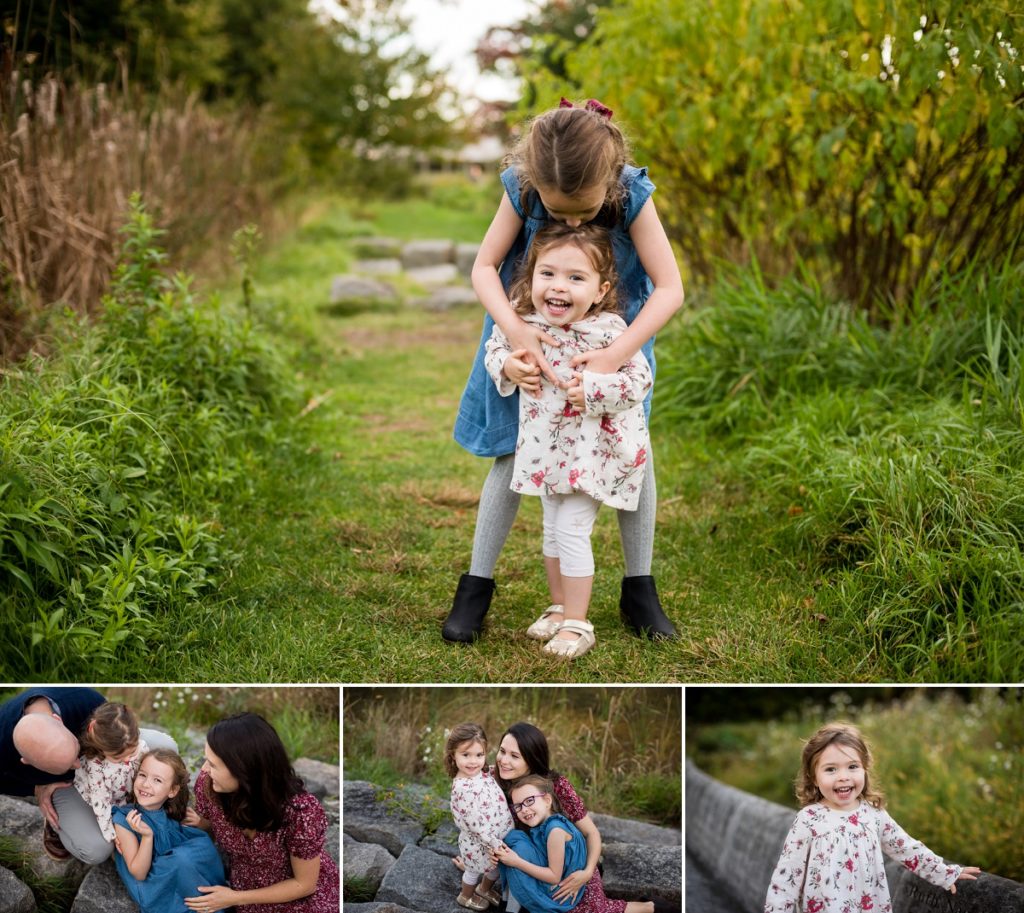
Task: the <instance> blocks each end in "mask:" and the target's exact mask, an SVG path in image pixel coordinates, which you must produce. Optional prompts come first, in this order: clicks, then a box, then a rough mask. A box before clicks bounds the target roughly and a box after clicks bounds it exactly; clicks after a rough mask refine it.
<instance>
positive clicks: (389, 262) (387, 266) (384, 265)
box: [352, 257, 402, 276]
mask: <svg viewBox="0 0 1024 913" xmlns="http://www.w3.org/2000/svg"><path fill="white" fill-rule="evenodd" d="M352 269H353V270H355V271H356V272H357V273H366V274H367V275H368V276H397V275H398V274H399V273H400V272H401V271H402V261H401V260H399V259H398V258H397V257H382V258H381V259H379V260H356V261H355V263H353V264H352Z"/></svg>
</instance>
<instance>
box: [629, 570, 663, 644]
mask: <svg viewBox="0 0 1024 913" xmlns="http://www.w3.org/2000/svg"><path fill="white" fill-rule="evenodd" d="M619 612H620V613H621V615H622V620H623V622H625V624H626V626H627V627H629V628H631V629H632V631H633V633H634V634H636V635H637V636H639V637H648V638H650V639H651V640H656V639H657V638H659V637H662V638H671V637H675V636H676V629H675V628H674V627H673V626H672V622H671V621H669V620H668V617H667V616H666V615H665V612H664V611H663V610H662V608H661V602H660V601H659V600H658V590H657V587H655V585H654V578H653V577H650V576H646V577H623V578H622V598H621V599H619Z"/></svg>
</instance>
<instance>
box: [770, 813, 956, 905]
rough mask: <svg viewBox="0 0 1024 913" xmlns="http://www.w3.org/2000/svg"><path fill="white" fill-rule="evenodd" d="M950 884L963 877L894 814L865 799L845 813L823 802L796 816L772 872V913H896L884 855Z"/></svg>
mask: <svg viewBox="0 0 1024 913" xmlns="http://www.w3.org/2000/svg"><path fill="white" fill-rule="evenodd" d="M883 853H884V854H885V855H886V856H889V857H890V858H892V859H897V860H899V861H900V862H902V863H903V865H904V866H906V868H908V869H909V870H910V871H911V872H913V873H914V874H915V875H919V876H920V877H921V878H923V879H925V881H929V882H931V883H932V884H934V885H936V886H937V887H940V888H946V889H948V888H949V887H950V886H951V885H952V884H953V883H954V882H955V881H956V880H957V878H959V877H960V872H961V870H962V867H961V866H958V865H947V864H946V863H945V862H943V860H942V858H941V857H940V856H936V855H935V854H934V853H933V852H932V851H931V850H929V849H928V847H926V846H925V845H924V844H923V843H921V841H920V840H915V839H914V838H913V837H911V836H910V835H909V834H908V833H907V832H906V831H904V830H903V828H901V827H900V826H899V825H898V824H897V823H896V822H895V821H893V820H892V818H891V817H890V816H889V813H888V812H886V811H884V810H882V809H877V808H874V807H873V806H871V805H869V804H868V803H867V802H861V803H860V805H859V806H858V807H857V808H856V809H855V810H854V811H852V812H839V811H836V810H835V809H831V808H829V807H828V806H826V805H824V804H822V803H820V802H817V803H815V804H813V805H808V806H805V807H804V808H802V809H801V810H800V812H799V813H798V814H797V816H796V821H794V822H793V827H792V828H790V831H789V834H788V835H787V837H786V842H785V843H784V844H783V847H782V856H781V857H779V863H778V865H777V866H776V867H775V872H774V874H773V875H772V881H771V887H769V889H768V897H767V899H766V900H765V905H764V911H765V913H797V911H799V913H858V911H862V910H863V911H870V913H891V911H892V902H891V900H890V898H889V883H888V882H887V881H886V878H885V865H884V860H883V858H882V854H883Z"/></svg>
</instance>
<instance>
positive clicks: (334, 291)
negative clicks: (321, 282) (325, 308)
mask: <svg viewBox="0 0 1024 913" xmlns="http://www.w3.org/2000/svg"><path fill="white" fill-rule="evenodd" d="M330 300H331V304H348V303H352V302H357V303H363V302H374V301H378V302H388V303H392V302H397V301H398V300H399V297H398V292H396V291H395V288H394V286H392V285H390V284H389V283H387V282H379V281H377V280H374V279H366V278H364V277H363V276H353V275H351V274H343V275H339V276H335V277H334V279H333V280H332V281H331V299H330Z"/></svg>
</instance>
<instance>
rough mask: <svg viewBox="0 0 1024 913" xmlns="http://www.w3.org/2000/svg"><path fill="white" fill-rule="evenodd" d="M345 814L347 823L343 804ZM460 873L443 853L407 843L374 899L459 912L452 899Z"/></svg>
mask: <svg viewBox="0 0 1024 913" xmlns="http://www.w3.org/2000/svg"><path fill="white" fill-rule="evenodd" d="M345 817H346V823H347V819H348V811H347V807H346V812H345ZM460 877H461V876H460V875H459V871H458V869H456V868H455V866H453V865H452V864H451V862H450V861H449V860H448V859H445V858H444V857H443V856H438V855H437V853H432V852H430V850H425V849H423V848H422V847H418V846H407V847H406V848H405V849H404V850H402V854H401V855H400V856H399V857H398V860H397V861H396V862H395V864H394V865H393V866H392V867H391V868H390V869H389V870H388V873H387V875H385V876H384V880H383V881H382V882H381V886H380V890H379V891H378V892H377V897H376V899H377V900H388V901H391V902H392V903H397V904H401V905H402V906H404V907H409V908H410V909H411V910H423V911H429V913H462V909H463V908H462V907H460V906H459V905H458V904H457V903H456V902H455V897H456V895H457V894H458V893H459V884H460Z"/></svg>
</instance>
